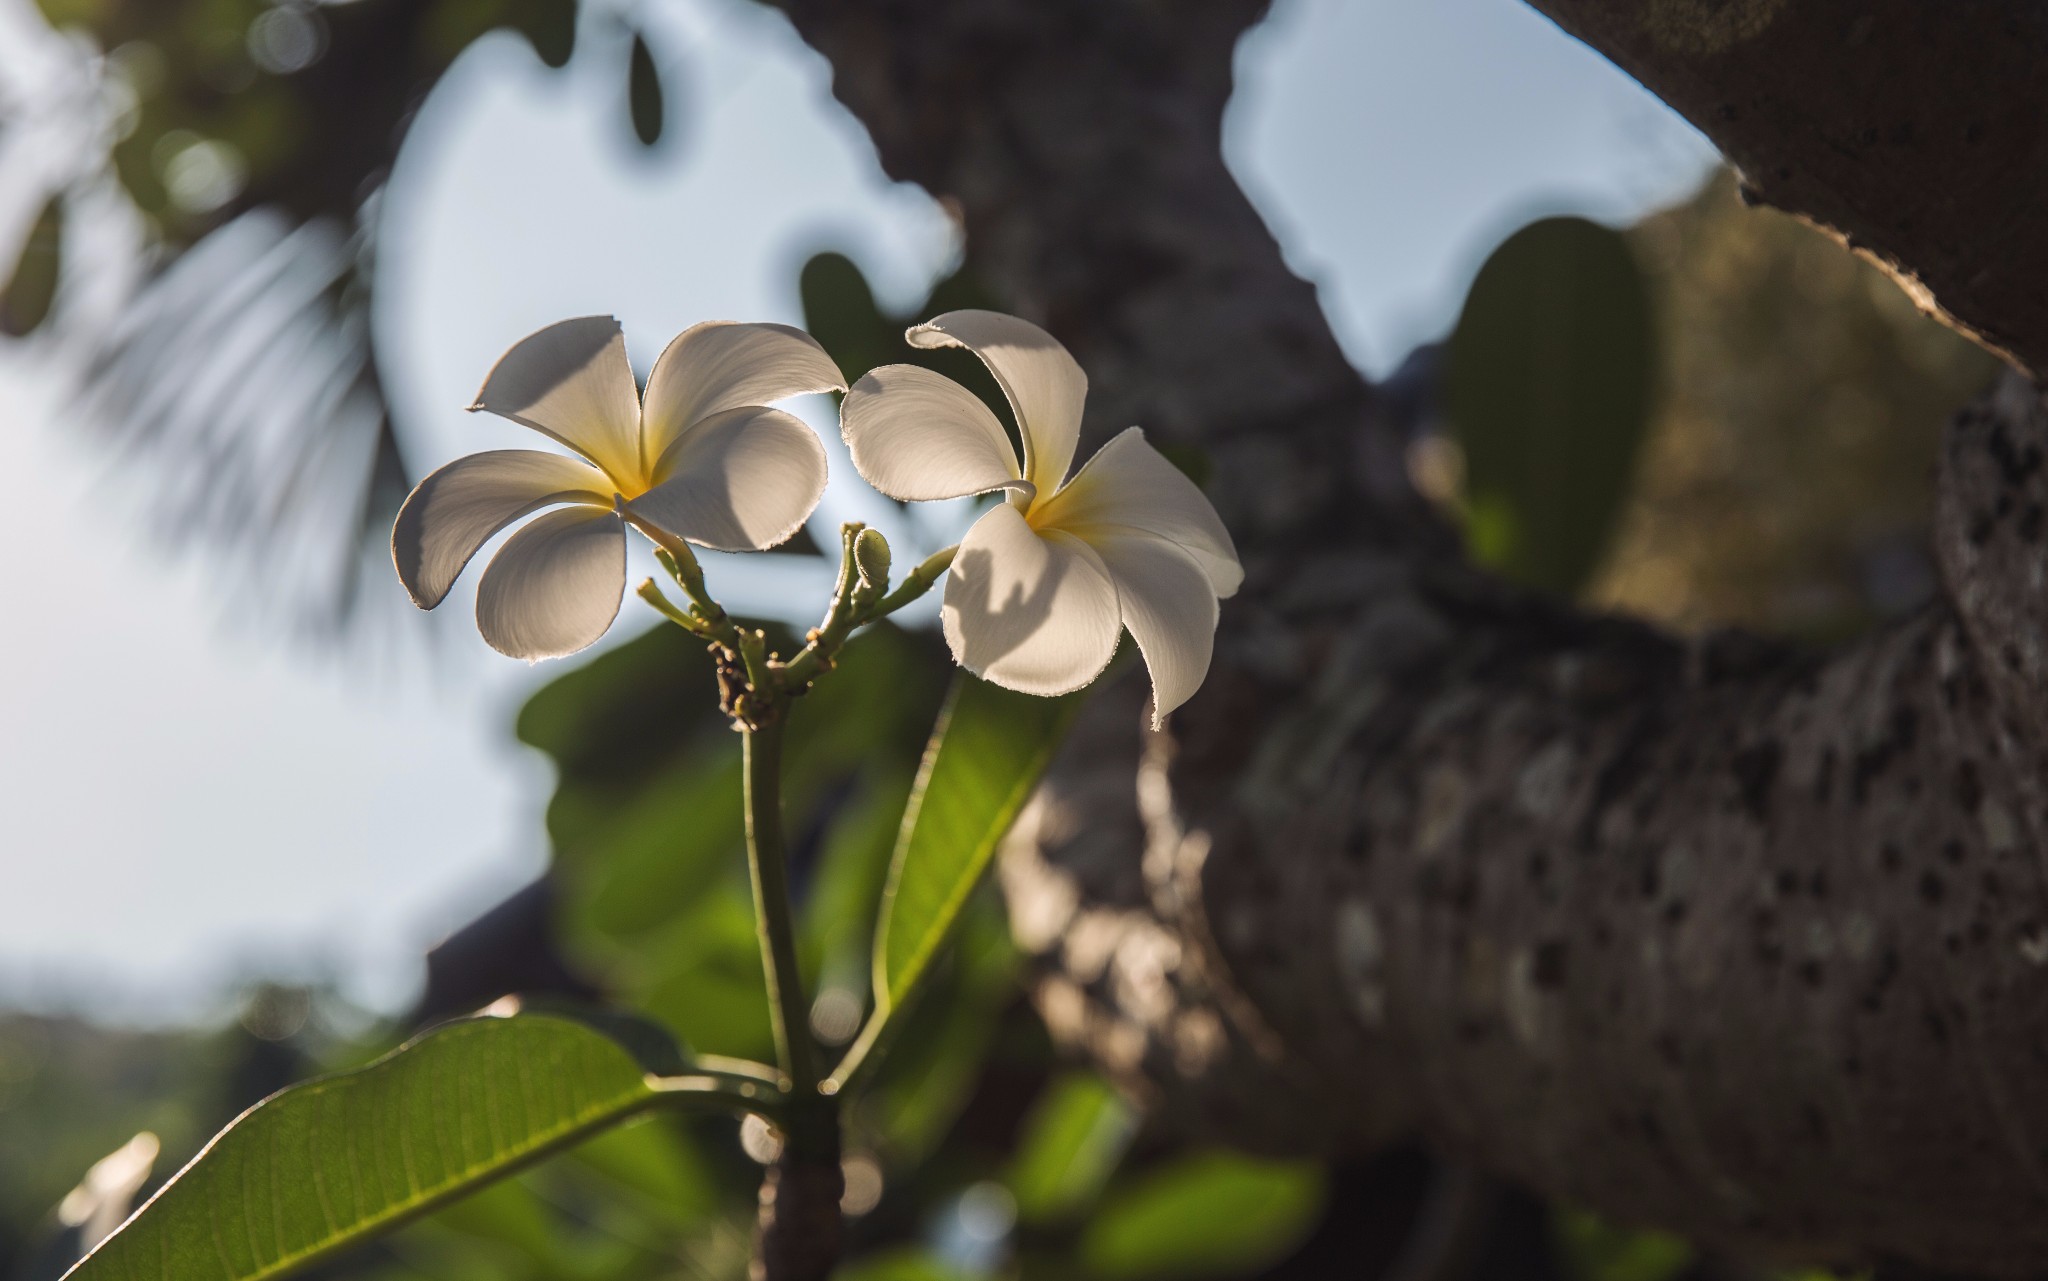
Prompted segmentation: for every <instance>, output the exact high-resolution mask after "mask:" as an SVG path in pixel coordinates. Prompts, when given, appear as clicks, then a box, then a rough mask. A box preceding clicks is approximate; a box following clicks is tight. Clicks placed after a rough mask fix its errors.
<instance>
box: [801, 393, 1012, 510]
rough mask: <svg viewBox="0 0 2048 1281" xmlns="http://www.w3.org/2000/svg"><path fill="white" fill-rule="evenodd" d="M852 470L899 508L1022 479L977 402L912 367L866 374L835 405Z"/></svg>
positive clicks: (991, 418)
mask: <svg viewBox="0 0 2048 1281" xmlns="http://www.w3.org/2000/svg"><path fill="white" fill-rule="evenodd" d="M839 434H840V435H842V436H844V437H845V438H846V448H847V452H848V453H850V454H852V455H853V466H854V470H855V471H858V472H859V473H860V474H861V475H862V476H863V477H864V478H866V480H867V482H868V484H870V485H873V486H874V487H875V488H876V489H879V490H881V491H882V492H883V493H885V494H887V495H888V496H889V497H891V498H900V499H902V500H903V501H904V502H911V503H921V502H931V501H934V500H936V499H941V498H960V497H963V496H965V495H967V494H985V493H987V492H988V491H989V490H991V489H1001V488H1002V487H1004V486H1005V485H1016V484H1018V483H1019V482H1020V480H1021V478H1022V477H1023V475H1024V469H1023V468H1022V467H1019V466H1018V465H1017V451H1016V449H1015V448H1013V447H1012V446H1011V444H1010V437H1009V434H1008V433H1007V432H1005V431H1004V430H1003V425H1002V423H1001V422H999V421H997V419H996V416H995V415H994V414H992V413H990V412H989V411H988V406H987V405H984V404H982V403H981V397H979V396H976V395H975V394H974V393H973V392H971V391H969V390H967V389H966V388H965V387H962V386H961V385H960V384H959V383H956V382H954V381H953V380H952V379H950V378H947V377H945V376H944V375H943V374H935V373H933V372H932V371H931V370H929V369H919V368H918V367H917V366H916V365H883V366H882V367H881V368H879V369H871V370H869V371H868V372H867V373H866V374H864V375H862V376H861V380H860V381H859V382H857V383H855V384H854V385H853V390H852V391H849V392H847V393H846V400H845V402H844V403H843V404H841V405H840V407H839Z"/></svg>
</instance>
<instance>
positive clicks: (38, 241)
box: [0, 194, 64, 338]
mask: <svg viewBox="0 0 2048 1281" xmlns="http://www.w3.org/2000/svg"><path fill="white" fill-rule="evenodd" d="M63 256H64V197H63V196H62V195H61V194H60V195H55V196H51V197H50V199H49V202H48V203H47V204H45V205H44V206H43V211H42V213H41V214H39V215H37V217H36V221H35V225H34V226H32V227H30V228H29V233H28V239H27V240H25V241H23V242H22V246H21V256H20V257H19V258H18V259H16V260H15V263H14V271H13V272H12V273H11V274H10V275H9V276H8V277H7V283H6V285H5V287H4V288H0V333H4V334H6V335H7V336H8V337H9V338H21V337H24V336H26V335H27V334H29V333H31V332H32V331H34V330H35V329H36V327H37V326H39V325H41V324H42V323H43V321H45V320H47V319H48V318H49V315H50V306H51V304H52V303H54V302H55V301H56V299H57V280H58V276H59V274H60V270H61V268H62V266H63Z"/></svg>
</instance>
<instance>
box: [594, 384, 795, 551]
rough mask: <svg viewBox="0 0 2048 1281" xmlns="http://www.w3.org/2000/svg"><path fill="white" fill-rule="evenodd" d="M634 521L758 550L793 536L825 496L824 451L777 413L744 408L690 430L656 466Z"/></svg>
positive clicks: (729, 547)
mask: <svg viewBox="0 0 2048 1281" xmlns="http://www.w3.org/2000/svg"><path fill="white" fill-rule="evenodd" d="M655 475H656V476H657V477H658V478H659V479H660V483H659V484H657V485H655V487H654V488H653V489H650V490H648V491H647V492H646V493H644V494H642V495H640V497H638V498H636V499H634V500H633V501H632V502H630V503H628V504H627V507H628V508H630V509H631V511H632V512H633V514H634V515H635V516H638V517H641V518H642V519H644V520H647V521H649V522H652V523H653V524H655V525H659V526H660V527H661V528H663V529H665V530H667V531H668V532H669V533H671V534H674V535H675V536H676V537H678V538H687V539H689V540H690V541H691V542H693V543H698V544H701V545H703V546H705V547H716V548H718V549H719V550H720V551H728V552H745V551H759V550H761V549H762V548H764V547H773V546H775V544H777V543H779V542H782V541H783V540H784V539H787V538H788V537H789V536H790V535H791V534H794V533H795V532H796V531H797V529H798V528H799V527H800V526H801V525H802V524H803V523H804V521H805V519H807V518H808V517H809V516H810V514H811V511H812V509H813V508H815V507H817V505H818V500H819V499H820V498H822V497H824V495H825V447H824V446H823V445H822V444H820V443H819V442H818V437H817V433H815V432H813V431H812V430H811V429H810V428H809V427H807V426H805V425H804V423H803V421H802V420H801V419H799V418H797V417H795V416H793V415H791V414H786V413H784V412H782V411H781V410H780V409H763V408H761V407H759V406H756V405H743V406H741V407H740V408H738V409H729V410H727V411H725V412H724V413H722V414H717V415H714V416H713V417H711V418H709V419H706V420H705V421H704V422H702V423H699V424H697V425H696V426H694V427H692V428H691V429H690V430H689V432H688V433H686V434H685V435H684V436H683V438H682V439H681V440H679V441H677V442H676V443H675V445H674V446H673V447H672V448H671V449H670V450H669V453H668V456H666V457H664V458H663V459H662V460H661V461H660V463H659V464H657V465H656V467H655Z"/></svg>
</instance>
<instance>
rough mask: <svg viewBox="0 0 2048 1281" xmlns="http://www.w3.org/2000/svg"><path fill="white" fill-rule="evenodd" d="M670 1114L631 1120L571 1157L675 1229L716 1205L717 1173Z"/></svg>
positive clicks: (611, 1193)
mask: <svg viewBox="0 0 2048 1281" xmlns="http://www.w3.org/2000/svg"><path fill="white" fill-rule="evenodd" d="M670 1120H672V1118H662V1117H648V1118H644V1119H642V1120H637V1121H630V1122H628V1123H626V1124H624V1125H621V1126H618V1127H616V1128H614V1129H610V1130H606V1131H605V1132H604V1133H602V1134H600V1135H598V1136H597V1137H595V1138H593V1139H591V1140H590V1141H589V1142H587V1143H585V1144H583V1145H582V1146H580V1147H578V1148H577V1149H576V1151H575V1152H574V1154H573V1155H572V1156H571V1158H570V1159H571V1160H572V1161H574V1162H575V1163H576V1164H577V1165H579V1166H582V1167H584V1168H586V1169H588V1170H589V1171H591V1173H592V1174H593V1175H594V1176H596V1177H597V1178H600V1179H602V1180H603V1181H604V1182H605V1183H606V1184H607V1185H608V1187H607V1192H608V1195H607V1197H606V1199H607V1200H616V1199H621V1198H620V1195H619V1194H621V1193H623V1194H624V1195H625V1198H626V1199H630V1200H631V1201H632V1203H633V1205H634V1208H636V1209H637V1210H639V1211H640V1212H641V1213H644V1214H647V1215H649V1216H651V1217H653V1218H656V1219H658V1220H660V1221H662V1222H666V1223H669V1224H671V1225H672V1226H676V1227H691V1226H694V1225H696V1224H697V1223H698V1222H700V1221H702V1220H703V1219H705V1218H708V1217H709V1216H710V1215H711V1214H712V1213H713V1212H714V1211H715V1210H716V1209H717V1208H718V1206H719V1200H720V1191H719V1186H718V1173H717V1171H716V1170H714V1169H713V1168H712V1167H711V1165H710V1163H709V1162H708V1161H706V1160H705V1158H704V1155H703V1153H702V1152H700V1151H699V1150H698V1148H697V1145H696V1144H695V1143H694V1142H692V1141H691V1139H690V1137H689V1136H688V1135H687V1134H684V1133H682V1132H681V1131H680V1130H679V1129H678V1128H677V1127H676V1126H675V1125H673V1124H670V1123H668V1122H669V1121H670Z"/></svg>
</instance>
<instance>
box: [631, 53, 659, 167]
mask: <svg viewBox="0 0 2048 1281" xmlns="http://www.w3.org/2000/svg"><path fill="white" fill-rule="evenodd" d="M626 105H627V108H628V110H629V111H630V112H631V113H632V116H633V136H634V137H636V138H638V139H639V140H640V145H641V146H643V147H651V146H653V145H654V144H655V143H657V142H660V141H661V127H662V124H663V123H664V122H665V115H666V113H665V111H664V108H663V107H662V99H661V71H660V70H659V69H658V68H657V67H656V66H655V65H654V51H653V50H652V49H650V48H648V47H647V37H646V36H644V35H642V34H641V33H639V32H638V31H635V32H634V33H633V53H632V57H631V61H630V63H629V65H628V69H627V73H626Z"/></svg>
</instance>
